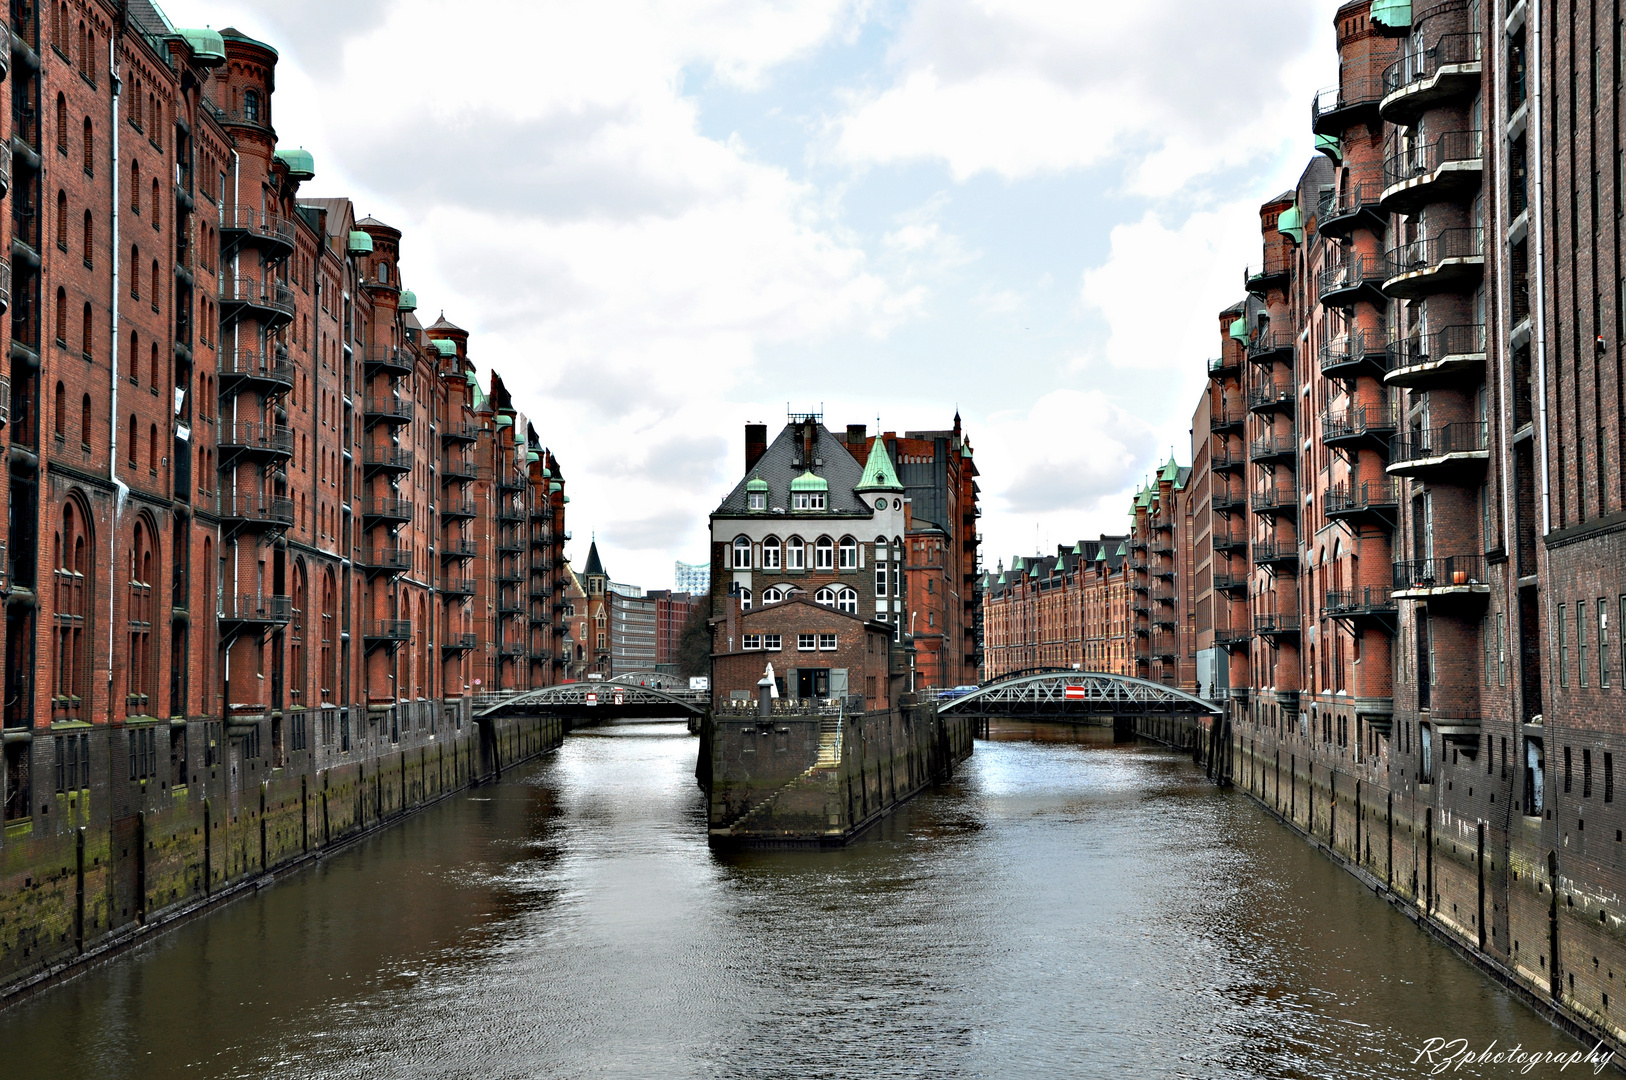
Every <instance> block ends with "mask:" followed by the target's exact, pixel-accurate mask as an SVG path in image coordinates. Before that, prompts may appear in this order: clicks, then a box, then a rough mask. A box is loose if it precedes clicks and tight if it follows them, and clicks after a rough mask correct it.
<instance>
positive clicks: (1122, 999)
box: [0, 724, 1592, 1080]
mask: <svg viewBox="0 0 1626 1080" xmlns="http://www.w3.org/2000/svg"><path fill="white" fill-rule="evenodd" d="M992 734H993V738H992V739H991V740H989V741H979V742H978V743H977V748H976V753H975V754H974V755H973V757H972V758H971V759H970V760H969V761H967V762H966V763H964V765H963V766H962V767H961V769H960V771H959V774H958V775H957V776H956V777H955V779H954V780H953V781H952V782H951V783H948V784H946V785H943V786H941V787H939V788H937V789H935V790H934V791H932V792H929V793H927V794H926V795H923V796H922V797H920V798H917V799H916V800H914V801H913V802H912V803H910V804H909V805H907V806H905V807H903V808H902V809H900V810H899V811H898V812H897V813H896V814H895V815H894V816H893V817H891V818H890V819H888V820H887V821H886V822H884V823H883V824H882V825H881V826H880V827H879V829H878V831H877V832H876V833H874V834H873V835H872V836H870V837H868V838H867V839H865V840H864V841H863V842H860V843H857V844H855V845H853V846H851V847H849V848H848V849H846V850H843V851H831V852H801V851H798V852H758V853H745V854H731V855H718V854H713V853H712V852H711V851H709V850H708V848H707V846H706V840H705V808H704V803H703V800H702V797H701V794H700V792H699V790H698V789H697V788H696V786H695V783H694V779H693V768H694V756H695V749H696V745H697V744H696V742H695V740H694V739H693V738H692V737H691V736H689V735H688V734H687V732H686V730H685V728H684V726H683V725H682V724H635V725H634V724H628V725H622V726H609V727H601V728H595V729H588V730H585V731H579V732H576V733H574V734H572V735H570V736H569V737H568V738H567V739H566V742H565V745H564V747H563V748H562V749H561V750H559V751H558V752H557V753H555V754H553V755H550V756H549V757H547V758H546V759H544V760H542V761H540V762H538V763H535V764H533V765H531V766H529V767H527V768H524V769H521V770H516V771H513V772H511V773H510V774H509V775H508V776H507V777H506V778H505V780H504V782H503V783H501V784H498V785H494V786H490V787H484V788H479V789H476V790H475V791H473V792H468V793H464V794H460V795H458V796H456V797H454V798H452V799H449V800H447V801H446V802H444V803H442V804H440V805H438V806H436V807H433V808H430V809H429V810H427V811H425V812H423V813H421V814H419V815H418V816H416V817H415V818H412V819H411V820H409V821H407V822H405V823H403V824H402V825H400V826H397V827H396V828H394V829H393V830H391V831H388V832H386V833H384V834H382V835H381V836H378V837H376V838H374V839H371V840H368V841H366V842H365V843H363V844H361V845H359V846H357V847H356V848H354V849H352V850H350V851H347V852H344V853H342V854H340V855H338V856H336V857H334V858H332V859H330V860H328V861H327V862H326V863H324V864H323V865H322V866H321V867H320V868H318V869H315V870H312V871H309V872H306V873H304V874H300V875H296V876H294V877H292V878H290V879H288V880H285V881H284V882H282V883H280V884H278V885H276V886H275V887H274V888H270V889H266V890H263V891H262V892H260V893H259V894H258V895H257V896H255V897H253V898H251V899H247V900H244V901H240V902H238V903H236V904H233V905H231V906H229V907H227V908H225V909H223V910H221V911H219V912H217V913H215V914H213V915H211V916H209V917H208V918H205V919H201V920H199V921H197V922H194V923H192V924H190V925H188V926H185V927H183V928H181V929H179V930H177V931H176V932H174V933H171V934H168V935H165V936H162V937H161V938H160V939H158V940H156V941H154V942H152V943H149V944H148V945H146V946H144V947H143V948H141V949H140V950H138V951H135V952H132V953H129V954H126V955H124V956H121V957H119V958H117V959H115V960H113V961H110V962H109V963H107V964H105V965H103V966H100V967H98V968H95V969H93V970H92V971H90V972H89V973H87V974H85V975H83V976H80V977H79V978H77V979H74V980H72V981H70V982H68V983H65V984H64V985H62V986H59V987H56V988H54V989H52V990H50V991H48V992H46V993H44V994H42V995H40V996H38V997H36V998H34V999H32V1000H30V1001H27V1002H25V1003H23V1004H22V1005H20V1006H18V1007H16V1008H13V1009H10V1010H8V1011H5V1012H3V1013H0V1075H3V1076H7V1077H51V1078H72V1077H87V1078H89V1077H95V1078H99V1080H106V1078H123V1077H131V1078H134V1077H175V1076H185V1077H278V1078H304V1077H324V1078H325V1077H425V1078H433V1080H448V1078H453V1077H480V1078H507V1077H515V1078H519V1077H526V1078H531V1077H637V1078H645V1077H648V1078H665V1077H679V1078H681V1077H718V1078H734V1077H740V1078H745V1077H786V1076H795V1077H864V1078H871V1077H923V1076H924V1077H999V1078H1005V1077H1035V1078H1040V1077H1042V1078H1051V1077H1114V1078H1117V1077H1183V1076H1190V1077H1349V1076H1363V1077H1364V1076H1371V1077H1410V1076H1419V1075H1425V1072H1424V1069H1423V1067H1422V1065H1420V1064H1417V1063H1415V1058H1416V1055H1417V1053H1418V1050H1419V1048H1420V1047H1421V1046H1423V1045H1424V1043H1425V1040H1427V1039H1429V1038H1445V1039H1451V1038H1463V1039H1467V1040H1468V1041H1469V1043H1470V1044H1472V1046H1473V1047H1474V1048H1475V1049H1479V1048H1482V1047H1484V1046H1485V1045H1486V1044H1489V1043H1491V1042H1492V1041H1493V1040H1495V1041H1497V1042H1498V1043H1499V1044H1500V1046H1501V1047H1503V1048H1508V1047H1512V1046H1513V1045H1514V1044H1523V1046H1524V1047H1525V1048H1526V1049H1529V1050H1564V1051H1569V1050H1572V1049H1575V1048H1576V1047H1577V1045H1578V1044H1575V1043H1573V1042H1571V1041H1570V1040H1568V1039H1567V1038H1566V1037H1564V1036H1562V1035H1561V1034H1559V1033H1558V1032H1557V1031H1555V1030H1553V1029H1552V1028H1550V1027H1548V1026H1547V1025H1546V1024H1544V1023H1542V1022H1541V1021H1539V1020H1538V1019H1537V1018H1536V1017H1535V1016H1534V1015H1533V1014H1531V1013H1529V1012H1527V1011H1526V1010H1525V1009H1524V1008H1523V1007H1522V1006H1520V1005H1519V1004H1518V1003H1517V1002H1516V1001H1514V1000H1513V999H1512V998H1511V997H1510V996H1509V995H1508V994H1506V993H1505V992H1503V991H1502V990H1500V989H1499V988H1498V987H1496V986H1495V985H1494V984H1492V983H1490V982H1489V981H1488V980H1486V979H1485V978H1483V977H1482V976H1480V975H1479V974H1478V973H1477V972H1476V971H1474V970H1473V969H1471V968H1470V967H1469V966H1468V965H1467V964H1465V963H1464V962H1463V961H1462V960H1460V959H1458V958H1457V957H1456V956H1454V955H1453V954H1452V953H1450V952H1449V951H1447V950H1446V949H1445V948H1444V947H1442V946H1440V945H1438V944H1436V943H1434V942H1433V941H1431V940H1430V939H1429V938H1428V937H1427V936H1426V935H1425V934H1423V933H1422V932H1421V931H1419V930H1418V929H1417V928H1416V927H1414V926H1413V925H1411V924H1410V923H1409V922H1408V921H1407V920H1406V919H1405V918H1403V917H1402V916H1400V915H1399V914H1398V913H1396V912H1395V911H1393V910H1392V909H1391V908H1390V907H1389V906H1388V905H1387V904H1385V903H1384V902H1383V901H1381V900H1380V899H1377V898H1376V897H1374V896H1373V895H1372V894H1371V893H1370V892H1369V891H1367V890H1366V889H1364V888H1363V887H1362V886H1361V885H1360V884H1359V883H1357V882H1356V881H1355V879H1354V878H1352V877H1350V876H1349V875H1348V874H1346V873H1344V872H1343V871H1342V870H1339V869H1337V868H1336V867H1334V866H1333V865H1332V864H1331V863H1330V862H1328V861H1327V860H1326V859H1324V858H1323V857H1322V856H1320V855H1318V854H1316V853H1315V852H1314V851H1312V850H1311V849H1310V847H1309V846H1308V845H1306V844H1305V843H1304V842H1303V841H1302V840H1300V839H1298V838H1297V837H1295V836H1293V835H1291V834H1290V833H1288V832H1287V831H1286V830H1285V829H1284V828H1283V827H1281V826H1280V825H1279V824H1277V823H1276V822H1275V821H1274V820H1273V819H1272V818H1270V817H1269V816H1268V815H1266V814H1265V813H1264V812H1263V811H1261V810H1260V809H1258V808H1257V807H1255V806H1254V805H1253V804H1252V803H1250V802H1249V801H1248V800H1247V799H1246V798H1245V797H1243V796H1240V795H1238V794H1236V793H1234V792H1225V791H1220V790H1217V789H1216V788H1214V787H1212V786H1211V785H1209V784H1208V783H1207V782H1205V781H1204V780H1203V779H1202V777H1201V776H1200V775H1199V774H1198V773H1197V772H1196V771H1195V770H1194V769H1193V768H1192V767H1191V765H1190V762H1189V761H1188V760H1186V759H1184V758H1182V757H1180V756H1178V755H1176V754H1173V753H1171V752H1169V751H1166V750H1164V749H1161V748H1158V747H1153V746H1150V745H1145V744H1120V745H1113V744H1112V743H1111V741H1110V739H1107V740H1103V739H1102V738H1101V733H1099V732H1097V731H1095V730H1092V729H1079V730H1075V729H1071V728H1053V727H1052V728H1037V729H1035V728H1025V727H1015V726H1006V727H999V726H997V725H996V726H995V728H994V731H993V733H992ZM1549 1069H1550V1067H1538V1068H1537V1069H1536V1070H1534V1071H1533V1072H1532V1073H1531V1075H1537V1076H1539V1075H1544V1074H1547V1073H1548V1072H1549ZM1551 1071H1552V1072H1556V1068H1552V1069H1551ZM1591 1072H1592V1070H1591V1068H1589V1067H1588V1068H1581V1067H1572V1068H1571V1069H1570V1070H1568V1071H1567V1072H1566V1075H1571V1074H1577V1073H1579V1074H1582V1075H1590V1074H1591ZM1518 1074H1519V1072H1518V1069H1517V1067H1511V1066H1507V1065H1501V1066H1496V1065H1487V1066H1485V1067H1483V1068H1481V1069H1478V1070H1477V1071H1476V1070H1475V1069H1472V1068H1470V1069H1463V1070H1461V1071H1460V1072H1457V1073H1453V1074H1452V1075H1465V1076H1514V1075H1518Z"/></svg>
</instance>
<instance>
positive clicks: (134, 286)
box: [130, 245, 141, 300]
mask: <svg viewBox="0 0 1626 1080" xmlns="http://www.w3.org/2000/svg"><path fill="white" fill-rule="evenodd" d="M130 299H131V300H140V299H141V249H140V248H139V247H136V246H134V245H131V247H130Z"/></svg>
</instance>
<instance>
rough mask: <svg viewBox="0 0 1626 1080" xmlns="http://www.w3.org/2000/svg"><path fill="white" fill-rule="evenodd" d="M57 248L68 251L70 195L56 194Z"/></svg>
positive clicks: (61, 192) (64, 193) (62, 192)
mask: <svg viewBox="0 0 1626 1080" xmlns="http://www.w3.org/2000/svg"><path fill="white" fill-rule="evenodd" d="M56 246H57V247H59V248H61V249H62V250H63V251H67V250H68V193H67V192H66V191H59V192H57V193H56Z"/></svg>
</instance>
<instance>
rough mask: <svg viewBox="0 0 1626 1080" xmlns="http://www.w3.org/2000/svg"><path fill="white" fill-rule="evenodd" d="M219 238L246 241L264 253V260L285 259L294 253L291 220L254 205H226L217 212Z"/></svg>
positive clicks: (242, 243)
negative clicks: (222, 234) (218, 216)
mask: <svg viewBox="0 0 1626 1080" xmlns="http://www.w3.org/2000/svg"><path fill="white" fill-rule="evenodd" d="M220 231H221V232H222V233H225V234H226V235H225V236H224V237H222V238H221V239H222V240H223V241H224V242H225V243H226V244H228V245H229V244H230V243H232V242H233V241H235V242H237V243H238V244H239V245H244V244H246V245H247V246H249V247H252V248H257V249H258V250H260V251H264V252H265V253H266V261H267V262H276V261H277V260H279V259H284V258H287V257H288V256H289V255H292V254H293V252H294V223H293V221H292V220H290V219H289V218H285V217H283V216H282V215H281V214H276V213H271V212H269V211H266V210H261V209H260V208H259V207H256V206H225V207H222V208H221V211H220Z"/></svg>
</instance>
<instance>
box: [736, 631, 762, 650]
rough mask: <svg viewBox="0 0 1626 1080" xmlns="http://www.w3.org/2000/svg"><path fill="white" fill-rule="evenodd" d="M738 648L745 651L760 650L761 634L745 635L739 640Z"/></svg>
mask: <svg viewBox="0 0 1626 1080" xmlns="http://www.w3.org/2000/svg"><path fill="white" fill-rule="evenodd" d="M740 648H742V649H745V650H747V651H749V650H751V649H760V648H762V635H761V634H746V635H744V636H743V637H742V638H741V640H740Z"/></svg>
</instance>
